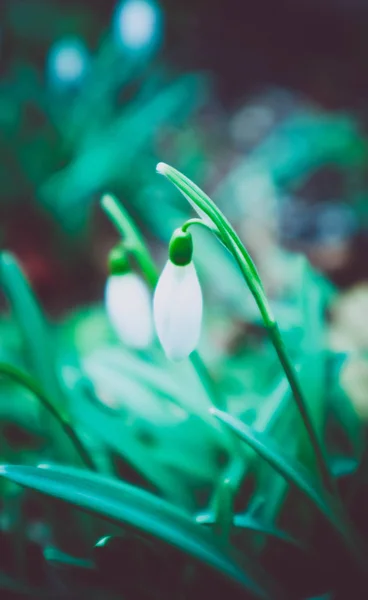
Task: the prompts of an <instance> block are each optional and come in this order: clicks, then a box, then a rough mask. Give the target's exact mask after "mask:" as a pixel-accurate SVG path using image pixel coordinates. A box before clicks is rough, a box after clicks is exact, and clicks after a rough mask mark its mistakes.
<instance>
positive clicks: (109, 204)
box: [101, 194, 224, 408]
mask: <svg viewBox="0 0 368 600" xmlns="http://www.w3.org/2000/svg"><path fill="white" fill-rule="evenodd" d="M101 207H102V208H103V210H104V211H105V213H106V214H107V216H108V217H109V218H110V220H111V221H112V222H113V224H114V225H115V227H116V229H117V230H118V231H119V233H120V234H121V237H122V238H123V241H124V245H125V247H126V248H127V250H129V252H131V253H132V255H133V256H134V258H135V260H136V262H137V264H138V266H139V268H140V270H141V272H142V275H143V276H144V277H145V279H146V281H147V283H148V285H149V286H150V288H151V289H154V288H155V286H156V284H157V281H158V278H159V271H158V269H157V267H156V264H155V262H154V260H153V258H152V256H151V253H150V251H149V250H148V248H147V246H146V244H145V242H144V240H143V238H142V236H141V234H140V232H139V230H138V229H137V227H136V226H135V224H134V223H133V221H132V219H131V218H130V216H129V215H128V213H127V212H126V210H125V209H124V207H123V206H122V205H121V204H120V202H119V201H118V200H117V199H116V198H115V197H114V196H112V195H110V194H105V195H104V196H103V197H102V199H101ZM190 361H191V363H192V365H193V368H194V369H195V371H196V373H197V375H198V378H199V379H200V381H201V382H202V384H203V385H204V387H205V389H206V392H207V394H208V395H209V397H210V398H211V399H212V401H213V402H214V404H215V405H216V406H217V407H218V408H221V407H222V408H224V404H223V400H222V398H221V397H220V395H219V393H218V391H217V387H216V384H215V382H214V381H213V379H212V376H211V374H210V372H209V371H208V369H207V366H206V365H205V363H204V361H203V360H202V357H201V356H200V354H199V353H198V352H192V354H191V356H190Z"/></svg>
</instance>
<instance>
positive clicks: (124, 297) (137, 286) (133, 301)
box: [105, 272, 153, 349]
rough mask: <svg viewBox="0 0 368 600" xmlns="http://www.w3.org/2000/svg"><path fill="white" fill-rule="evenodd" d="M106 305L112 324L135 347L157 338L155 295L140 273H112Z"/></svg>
mask: <svg viewBox="0 0 368 600" xmlns="http://www.w3.org/2000/svg"><path fill="white" fill-rule="evenodd" d="M105 305H106V311H107V315H108V317H109V319H110V322H111V325H112V327H113V328H114V329H115V331H116V333H117V335H118V337H119V338H120V340H121V341H122V342H123V343H124V344H126V345H127V346H130V347H131V348H137V349H143V348H146V347H147V346H149V345H150V344H151V342H152V338H153V322H152V308H151V297H150V293H149V290H148V287H147V286H146V284H145V282H144V281H143V279H142V278H141V277H139V276H138V275H137V274H136V273H131V272H129V273H123V274H116V275H110V277H109V278H108V280H107V284H106V290H105Z"/></svg>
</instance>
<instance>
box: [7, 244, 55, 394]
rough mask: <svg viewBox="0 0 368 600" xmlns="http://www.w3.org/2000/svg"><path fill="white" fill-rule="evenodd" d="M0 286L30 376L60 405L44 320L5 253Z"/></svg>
mask: <svg viewBox="0 0 368 600" xmlns="http://www.w3.org/2000/svg"><path fill="white" fill-rule="evenodd" d="M0 286H1V288H2V290H3V292H4V294H5V296H6V298H7V300H8V302H9V304H10V306H11V308H12V310H13V313H14V317H15V319H16V320H17V322H18V325H19V328H20V331H21V333H22V337H23V340H24V344H25V348H26V351H27V358H28V361H29V364H30V366H31V368H32V370H33V371H34V374H35V375H36V377H37V379H38V380H39V381H40V383H41V385H42V387H43V389H44V390H45V392H46V393H47V394H48V395H49V396H50V397H51V398H53V399H54V400H55V401H59V402H60V403H61V402H62V400H63V395H62V392H61V389H60V384H59V381H58V378H57V375H56V369H55V355H54V349H53V345H52V341H51V338H50V335H49V331H48V328H47V324H46V321H45V319H44V316H43V314H42V311H41V308H40V306H39V305H38V302H37V300H36V298H35V296H34V294H33V292H32V289H31V287H30V285H29V283H28V281H27V279H26V277H25V275H24V274H23V272H22V270H21V268H20V266H19V264H18V262H17V261H16V259H15V258H14V256H13V255H12V254H10V253H9V252H2V253H1V254H0Z"/></svg>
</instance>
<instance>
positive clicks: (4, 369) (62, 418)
mask: <svg viewBox="0 0 368 600" xmlns="http://www.w3.org/2000/svg"><path fill="white" fill-rule="evenodd" d="M0 377H6V378H7V379H10V380H11V381H14V382H15V383H18V384H19V385H21V386H22V387H24V388H26V389H27V390H29V391H30V392H31V393H32V394H34V395H35V396H36V397H37V398H38V400H39V401H40V402H41V404H42V406H43V407H44V408H46V410H47V411H48V412H49V413H51V414H52V416H53V417H54V418H55V419H56V420H57V421H58V422H59V423H60V426H61V427H62V429H63V430H64V432H65V433H66V435H67V436H68V437H69V439H70V440H71V442H72V443H73V445H74V447H75V449H76V451H77V453H78V454H79V456H80V458H81V459H82V461H83V463H84V464H85V465H86V467H87V468H88V469H90V470H91V471H97V468H96V466H95V464H94V462H93V460H92V458H91V456H90V454H89V452H88V450H87V449H86V447H85V446H84V444H83V442H82V440H81V439H80V437H79V436H78V434H77V432H76V431H75V429H74V428H73V426H72V424H71V422H70V421H69V418H68V417H67V416H66V415H63V414H62V413H60V412H59V411H58V410H57V408H55V406H54V404H53V403H52V402H51V400H49V398H48V396H47V395H46V394H45V393H44V391H43V390H42V389H41V388H40V387H39V386H38V383H37V382H36V381H35V380H34V379H33V378H32V377H30V376H29V375H27V374H26V373H23V372H22V371H20V370H19V369H17V368H16V367H13V366H12V365H8V364H6V363H0Z"/></svg>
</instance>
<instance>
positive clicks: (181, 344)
mask: <svg viewBox="0 0 368 600" xmlns="http://www.w3.org/2000/svg"><path fill="white" fill-rule="evenodd" d="M153 313H154V321H155V326H156V331H157V335H158V337H159V340H160V342H161V344H162V346H163V348H164V350H165V353H166V355H167V356H168V358H170V359H171V360H182V359H184V358H186V357H187V356H189V354H190V353H191V352H193V350H194V349H195V347H196V346H197V344H198V340H199V336H200V331H201V322H202V292H201V287H200V285H199V281H198V277H197V273H196V270H195V267H194V265H193V263H192V262H191V263H189V265H186V266H185V267H178V266H176V265H174V264H173V263H172V262H171V261H170V260H169V261H168V262H167V263H166V266H165V268H164V270H163V271H162V274H161V277H160V279H159V281H158V284H157V287H156V290H155V294H154V298H153Z"/></svg>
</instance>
